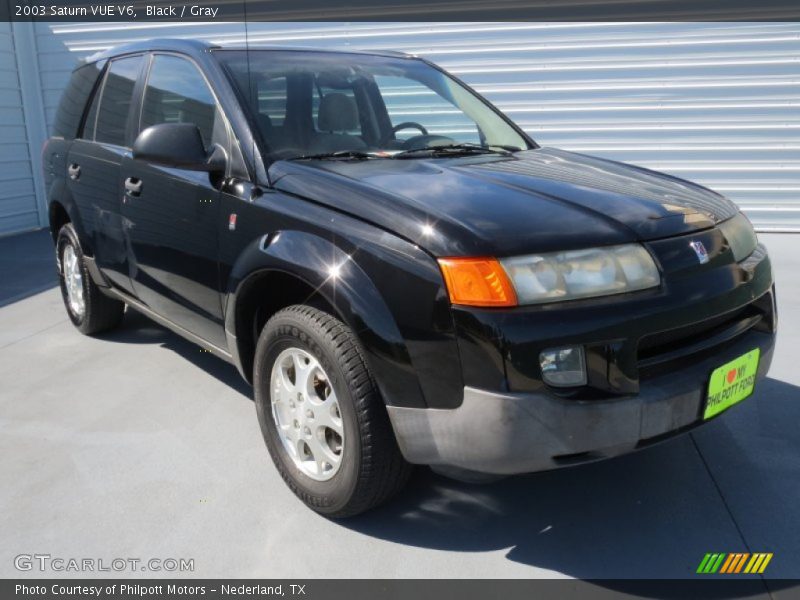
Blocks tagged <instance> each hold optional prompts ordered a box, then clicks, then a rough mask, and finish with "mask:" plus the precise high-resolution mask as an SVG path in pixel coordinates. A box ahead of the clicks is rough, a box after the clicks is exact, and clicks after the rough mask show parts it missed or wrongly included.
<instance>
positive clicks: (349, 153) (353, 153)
mask: <svg viewBox="0 0 800 600" xmlns="http://www.w3.org/2000/svg"><path fill="white" fill-rule="evenodd" d="M338 158H350V159H355V160H367V159H368V158H381V156H380V155H378V154H372V153H370V152H363V151H361V150H339V151H337V152H323V153H321V154H301V155H300V156H293V157H292V158H287V159H286V160H327V159H333V160H335V159H338Z"/></svg>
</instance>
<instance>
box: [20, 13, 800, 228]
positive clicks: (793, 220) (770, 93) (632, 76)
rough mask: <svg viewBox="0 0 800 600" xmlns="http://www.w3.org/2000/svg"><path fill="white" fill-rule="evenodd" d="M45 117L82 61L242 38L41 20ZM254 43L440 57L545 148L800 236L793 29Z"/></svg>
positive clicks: (319, 33)
mask: <svg viewBox="0 0 800 600" xmlns="http://www.w3.org/2000/svg"><path fill="white" fill-rule="evenodd" d="M36 27H37V44H38V46H39V48H40V53H41V55H40V59H41V60H40V63H41V68H42V85H43V88H44V94H45V96H44V97H45V103H46V110H47V115H48V122H51V121H52V115H53V112H54V110H55V105H56V102H57V96H58V93H59V91H60V89H61V87H63V85H64V84H65V82H66V79H67V75H68V73H67V71H68V70H69V67H70V66H71V65H72V64H73V63H74V62H75V61H76V60H77V59H78V58H80V57H83V56H86V55H88V54H90V53H92V52H94V51H96V50H100V49H104V48H106V47H108V46H112V45H115V44H119V43H122V42H126V41H132V40H140V39H147V38H149V37H155V36H158V37H196V38H202V39H208V40H212V41H214V42H217V43H221V44H228V43H239V44H241V43H243V42H244V41H245V35H244V27H243V26H242V25H237V24H202V23H200V24H197V23H193V24H166V23H158V24H152V23H150V24H142V23H139V24H135V25H133V26H129V25H123V24H119V23H116V24H110V23H109V24H104V23H96V24H85V25H54V26H49V25H47V24H41V23H40V24H37V25H36ZM248 34H249V40H250V42H251V43H268V44H276V45H278V44H279V45H300V46H315V47H348V48H359V49H363V48H376V49H377V48H380V49H396V50H404V51H408V52H413V53H416V54H420V55H423V56H425V57H428V58H430V59H432V60H434V61H435V62H438V63H439V64H441V65H442V66H444V67H445V68H447V69H449V70H450V71H452V72H454V73H456V74H457V75H459V76H461V77H462V78H463V79H464V80H466V81H467V82H468V83H470V84H471V85H473V86H474V87H475V88H477V89H478V90H479V91H481V92H483V93H484V94H485V95H486V96H488V97H489V98H490V99H491V100H492V101H494V102H495V103H496V104H497V105H498V106H500V108H502V109H503V110H505V111H506V112H507V113H508V114H510V115H511V116H512V118H514V119H515V120H516V121H517V122H518V123H520V124H521V125H522V126H523V127H524V128H525V129H526V130H527V131H528V132H530V133H531V134H532V135H533V137H534V138H535V139H536V140H537V141H539V142H540V143H542V144H545V145H554V146H560V147H563V148H566V149H570V150H575V151H579V152H586V153H591V154H597V155H601V156H605V157H609V158H612V159H616V160H623V161H628V162H633V163H637V164H639V165H643V166H646V167H650V168H654V169H659V170H663V171H666V172H669V173H674V174H675V175H677V176H680V177H685V178H688V179H692V180H696V181H698V182H700V183H703V184H706V185H708V186H710V187H712V188H714V189H716V190H718V191H720V192H721V193H724V194H726V195H727V196H729V197H730V198H732V199H733V200H735V201H736V202H738V203H739V205H740V206H741V207H742V208H743V209H744V210H745V211H746V212H747V214H748V215H749V216H750V217H751V218H752V219H753V221H754V222H755V223H756V225H757V226H758V228H759V229H761V230H785V231H788V230H792V231H800V25H799V24H797V23H752V24H748V23H743V24H733V23H696V24H695V23H625V24H620V23H549V24H548V23H485V24H481V23H440V24H437V23H414V24H397V23H381V24H374V23H353V24H314V23H275V24H267V23H251V24H249V25H248Z"/></svg>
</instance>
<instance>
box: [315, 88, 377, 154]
mask: <svg viewBox="0 0 800 600" xmlns="http://www.w3.org/2000/svg"><path fill="white" fill-rule="evenodd" d="M317 127H318V128H319V129H320V132H319V133H317V134H315V135H314V137H313V139H312V140H311V152H312V153H314V154H322V153H326V152H338V151H340V150H361V149H365V148H366V147H367V145H366V144H365V143H364V140H362V139H361V138H360V137H358V136H355V135H350V134H348V133H346V132H347V131H353V130H357V129H359V127H360V124H359V121H358V107H357V106H356V101H355V100H354V99H353V98H351V97H350V96H347V95H345V94H342V93H339V92H331V93H329V94H325V95H324V96H323V97H322V100H320V103H319V113H318V115H317Z"/></svg>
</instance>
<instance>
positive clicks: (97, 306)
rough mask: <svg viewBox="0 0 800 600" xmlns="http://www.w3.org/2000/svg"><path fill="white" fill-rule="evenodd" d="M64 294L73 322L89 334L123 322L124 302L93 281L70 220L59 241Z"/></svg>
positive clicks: (58, 253)
mask: <svg viewBox="0 0 800 600" xmlns="http://www.w3.org/2000/svg"><path fill="white" fill-rule="evenodd" d="M56 257H57V259H58V278H59V283H60V284H61V297H62V298H63V299H64V306H65V308H66V309H67V314H68V315H69V318H70V321H72V324H73V325H75V327H76V328H77V329H78V330H79V331H80V332H81V333H85V334H87V335H91V334H94V333H100V332H102V331H107V330H109V329H113V328H114V327H116V326H117V325H119V323H120V321H122V315H123V313H124V312H125V304H124V303H123V302H120V301H119V300H115V299H113V298H109V297H108V296H106V295H104V294H103V292H101V291H100V288H99V287H98V286H97V284H95V282H94V281H92V278H91V276H90V275H89V271H88V269H87V268H86V263H85V261H84V258H83V251H82V250H81V245H80V243H79V242H78V236H77V234H76V233H75V228H74V227H73V226H72V224H71V223H67V224H66V225H64V226H63V227H62V228H61V229H60V230H59V232H58V238H57V241H56Z"/></svg>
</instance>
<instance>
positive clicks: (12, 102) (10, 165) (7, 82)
mask: <svg viewBox="0 0 800 600" xmlns="http://www.w3.org/2000/svg"><path fill="white" fill-rule="evenodd" d="M16 28H17V26H16V25H15V26H13V27H12V25H11V23H0V235H4V234H7V233H11V232H15V231H25V230H29V229H36V228H38V227H39V226H40V222H41V215H40V205H39V204H37V195H38V194H37V189H36V186H37V185H38V183H37V182H35V180H34V177H33V173H34V169H35V167H34V166H32V164H31V162H32V158H31V151H32V149H33V148H34V146H35V142H34V143H29V140H31V139H32V138H34V137H37V136H36V135H31V133H32V132H30V131H29V130H28V128H27V126H26V116H27V111H26V110H25V97H26V95H27V92H28V91H29V90H28V89H27V86H26V85H25V82H24V81H21V79H20V76H21V75H26V76H29V75H30V73H24V74H22V73H21V72H20V65H19V63H18V52H17V48H16V46H17V45H18V43H19V42H20V40H18V39H15V35H14V33H15V29H16ZM42 135H43V128H42V129H41V130H40V131H39V136H38V137H41V136H42ZM34 152H38V149H36V150H34ZM37 164H38V163H37Z"/></svg>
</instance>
